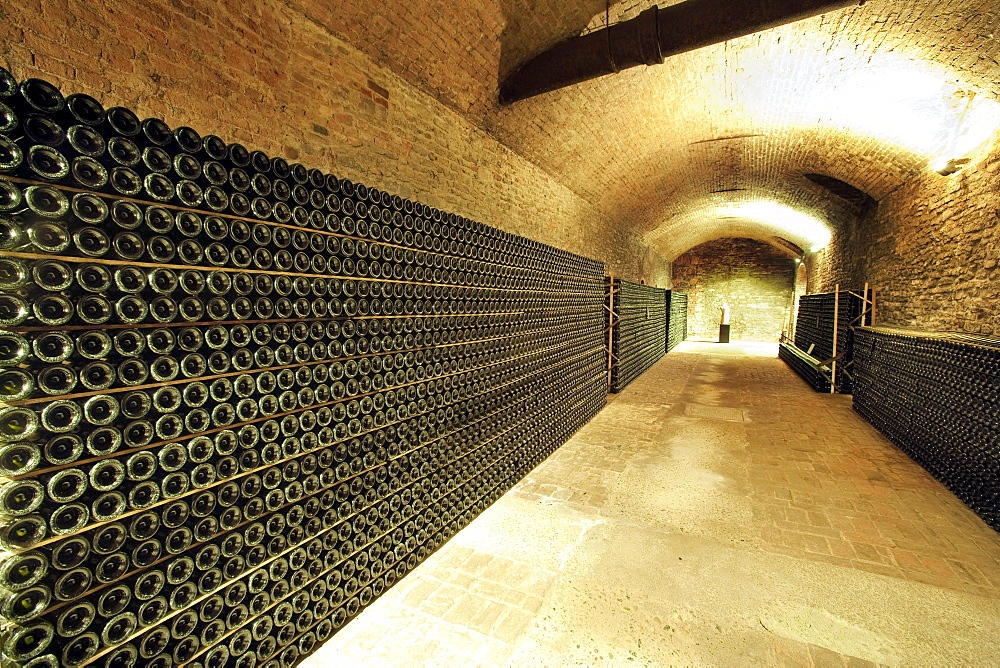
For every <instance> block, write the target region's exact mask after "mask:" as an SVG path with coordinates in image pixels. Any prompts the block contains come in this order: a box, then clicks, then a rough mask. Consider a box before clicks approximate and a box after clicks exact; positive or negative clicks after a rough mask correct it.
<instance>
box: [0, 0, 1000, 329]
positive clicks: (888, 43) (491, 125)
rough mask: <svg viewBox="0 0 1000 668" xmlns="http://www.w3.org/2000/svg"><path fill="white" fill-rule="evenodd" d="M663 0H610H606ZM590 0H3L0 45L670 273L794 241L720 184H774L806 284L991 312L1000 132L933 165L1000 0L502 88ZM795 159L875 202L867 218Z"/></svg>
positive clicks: (911, 313) (751, 195)
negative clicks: (508, 91) (819, 247)
mask: <svg viewBox="0 0 1000 668" xmlns="http://www.w3.org/2000/svg"><path fill="white" fill-rule="evenodd" d="M652 1H653V0H624V1H623V2H614V3H613V4H612V6H611V9H610V20H611V21H612V22H615V21H618V20H620V19H627V18H631V17H632V16H634V15H636V14H637V13H638V12H640V11H642V10H643V9H646V8H647V7H649V6H650V5H651V4H652ZM669 1H670V0H661V3H660V4H661V5H662V4H666V3H667V2H669ZM733 4H734V6H736V5H737V0H734V2H733ZM604 7H605V5H604V2H603V0H577V1H574V2H564V1H563V0H433V1H432V0H338V1H337V2H334V1H333V0H257V2H253V3H247V2H245V1H243V0H169V1H164V0H98V1H96V2H95V1H94V0H23V1H22V2H16V3H15V2H8V3H6V4H4V3H0V65H3V66H4V67H7V68H8V69H10V70H11V71H13V72H15V73H16V74H17V75H18V76H22V77H25V76H41V77H43V78H46V79H49V80H51V81H53V82H54V83H56V84H57V85H60V86H62V87H63V89H64V90H66V91H67V92H73V91H80V92H87V93H90V94H93V95H95V96H97V97H98V98H100V99H102V100H105V101H107V102H108V103H109V104H124V105H126V106H130V107H131V108H134V109H136V110H137V111H139V112H140V114H141V115H144V116H145V115H149V116H157V117H162V118H164V119H165V120H166V121H167V122H168V123H169V124H171V125H173V126H177V125H191V126H192V127H195V128H197V129H198V130H199V131H201V132H203V133H206V134H207V133H214V134H219V135H220V136H223V137H224V138H225V139H226V140H227V141H240V142H243V143H244V144H246V145H248V146H250V147H252V148H260V149H262V150H264V151H266V152H268V153H270V154H272V155H282V156H284V157H286V158H289V159H292V160H300V161H302V162H303V163H305V164H307V165H309V166H316V167H320V168H322V169H325V170H329V171H333V172H335V173H337V174H338V175H340V176H343V177H347V178H350V179H352V180H360V181H365V182H368V183H371V184H373V185H377V186H379V187H381V188H383V189H387V190H389V191H392V192H396V193H399V194H401V195H403V196H406V197H414V198H417V199H420V200H421V201H424V202H426V203H428V204H431V205H433V206H437V207H440V208H444V209H447V210H449V211H454V212H456V213H459V214H461V215H464V216H468V217H470V218H475V219H477V220H481V221H483V222H486V223H489V224H492V225H496V226H498V227H500V228H502V229H505V230H507V231H510V232H513V233H516V234H522V235H525V236H528V237H531V238H533V239H537V240H539V241H542V242H545V243H549V244H553V245H555V246H558V247H561V248H566V249H568V250H571V251H573V252H577V253H580V254H583V255H588V256H590V257H594V258H597V259H600V260H602V261H604V262H606V263H607V265H608V268H609V270H611V271H614V272H615V274H616V275H618V276H622V277H625V278H629V279H632V280H639V279H641V278H645V279H646V281H647V283H650V284H655V285H660V286H663V287H668V286H669V284H670V280H671V279H670V264H669V262H668V261H667V260H670V259H672V258H674V257H676V256H677V255H679V254H680V253H682V252H684V251H685V250H687V249H689V248H691V247H693V246H695V245H698V244H700V243H702V242H705V241H709V240H712V239H717V238H720V237H726V236H744V237H751V238H755V239H759V240H762V241H766V242H768V243H771V244H773V245H778V246H782V247H784V248H786V249H787V248H790V247H793V246H794V247H799V248H802V249H808V247H809V243H808V242H809V240H808V239H805V238H800V236H801V235H799V236H797V235H796V233H795V232H794V230H789V229H786V228H783V227H773V226H772V227H769V226H767V225H762V224H761V223H760V222H759V221H754V220H749V219H747V218H745V217H741V216H739V215H733V213H732V211H731V206H728V205H732V204H737V203H739V202H741V201H750V200H754V199H767V200H771V201H773V202H775V203H778V204H783V205H785V206H788V207H791V208H793V209H795V210H798V211H802V212H806V213H811V214H813V215H816V216H820V217H822V218H824V220H825V221H826V222H827V223H828V224H829V226H830V227H831V228H832V232H833V236H832V240H831V243H830V245H829V246H828V249H827V250H826V251H823V252H821V253H818V254H816V255H810V256H809V257H807V258H806V262H805V264H806V265H807V267H808V268H809V272H810V274H809V285H810V289H815V290H825V289H830V288H832V287H833V285H834V284H836V283H841V284H850V285H853V286H860V285H862V284H863V283H865V282H871V283H873V284H877V285H878V286H879V290H880V292H879V295H880V297H879V309H880V310H879V314H880V318H881V319H882V321H883V322H887V323H891V324H898V325H919V326H922V327H928V328H938V329H953V330H954V329H964V330H966V331H975V332H980V331H981V332H987V333H991V332H997V333H1000V310H997V309H996V307H995V305H996V303H997V302H998V301H1000V261H998V260H1000V258H998V249H1000V225H998V224H997V221H998V219H1000V218H998V215H1000V214H998V212H1000V141H997V137H996V135H995V134H994V139H993V145H992V147H990V146H989V145H988V144H987V146H986V147H985V148H983V149H981V150H979V151H977V152H976V153H974V154H973V155H972V156H971V157H972V158H973V160H972V162H971V164H969V165H967V166H966V167H965V168H964V169H963V170H962V171H960V172H959V173H957V174H955V175H953V176H950V177H947V178H946V177H941V176H938V175H937V174H934V173H933V172H932V171H931V170H930V169H929V168H928V164H929V162H930V159H931V158H932V157H935V153H941V152H942V151H941V150H940V149H939V147H937V146H935V144H936V143H938V139H940V138H938V137H936V134H937V133H939V132H940V131H941V130H942V128H944V129H947V128H949V127H955V126H957V125H958V124H956V122H955V121H956V114H955V110H954V108H952V107H948V104H950V103H954V102H955V101H956V100H954V99H950V98H948V97H947V94H948V93H949V92H950V93H954V92H955V91H967V92H968V91H977V92H978V96H977V97H976V98H975V99H976V100H977V101H978V100H982V99H989V98H993V99H994V100H995V99H996V98H997V95H998V92H1000V91H998V88H1000V64H998V60H1000V39H998V35H997V34H995V33H994V30H995V29H996V28H997V26H998V25H1000V0H908V1H907V2H900V1H899V0H868V1H867V2H866V4H865V5H863V6H861V7H850V8H847V9H844V10H841V11H838V12H834V13H831V14H829V15H826V16H823V17H816V18H813V19H809V20H806V21H802V22H799V23H796V24H793V25H790V26H785V27H782V28H778V29H775V30H771V31H766V32H763V33H759V34H756V35H751V36H748V37H744V38H741V39H737V40H732V41H730V42H726V43H724V44H719V45H716V46H712V47H708V48H704V49H700V50H698V51H695V52H691V53H687V54H682V55H679V56H675V57H672V58H670V59H668V61H667V63H665V64H663V65H660V66H656V67H651V68H645V67H643V68H636V69H631V70H627V71H625V72H623V73H621V74H619V75H617V76H612V77H605V78H602V79H599V80H595V81H590V82H586V83H583V84H580V85H577V86H573V87H570V88H566V89H562V90H559V91H555V92H553V93H550V94H546V95H543V96H539V97H536V98H531V99H528V100H524V101H522V102H519V103H516V104H514V105H512V106H510V107H504V108H501V107H499V106H498V104H497V91H498V88H499V82H500V81H502V79H503V77H504V76H505V75H506V74H508V73H509V72H510V71H511V68H513V67H515V66H516V65H517V64H518V63H521V62H523V61H524V60H525V59H527V58H529V57H531V56H533V55H535V54H538V53H540V52H542V51H544V50H546V49H547V48H549V47H550V46H552V45H553V44H555V43H557V42H559V41H561V40H563V39H565V38H567V37H569V36H572V35H574V34H578V33H580V32H581V31H585V30H592V29H595V28H599V27H600V26H602V25H603V24H604V21H605V17H604ZM928 87H930V88H935V87H936V88H935V91H936V92H935V91H931V93H928V92H927V90H926V89H928ZM935 95H938V99H937V100H936V101H935V100H934V99H932V98H934V96H935ZM949 100H950V102H949ZM952 106H954V105H952ZM946 107H947V108H946ZM914 110H916V112H920V113H924V115H926V116H927V117H928V118H930V119H931V121H932V122H931V124H930V126H929V127H924V128H920V127H916V128H914V127H912V124H911V123H907V122H906V120H907V115H908V114H909V115H913V113H914ZM920 113H918V114H917V115H920ZM937 157H941V156H940V155H939V156H937ZM946 157H957V156H946ZM810 172H811V173H818V174H822V175H827V176H830V177H835V178H837V179H840V180H842V181H845V182H847V183H849V184H851V185H853V186H856V187H857V188H860V189H862V190H863V191H865V192H867V193H869V194H870V195H871V196H873V197H874V198H875V199H878V200H880V203H879V206H878V209H877V211H876V212H875V213H874V214H872V215H869V216H868V217H866V218H865V219H863V220H858V219H857V218H856V217H855V216H854V215H852V214H851V213H850V207H847V206H844V202H843V201H841V200H840V199H838V198H837V197H835V196H834V195H832V194H831V193H830V192H828V191H827V190H825V189H823V188H821V187H819V186H817V185H816V184H814V183H813V182H811V181H809V180H807V179H806V178H804V176H803V174H804V173H810ZM720 204H725V205H727V207H726V209H725V210H724V211H722V212H720V211H718V209H716V208H714V207H717V206H718V205H720Z"/></svg>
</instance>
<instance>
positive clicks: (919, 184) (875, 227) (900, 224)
mask: <svg viewBox="0 0 1000 668" xmlns="http://www.w3.org/2000/svg"><path fill="white" fill-rule="evenodd" d="M998 260H1000V140H998V141H996V142H995V143H994V144H993V146H992V147H988V148H987V149H986V150H984V151H983V152H982V154H981V155H980V156H979V157H978V159H976V160H974V161H973V162H972V163H970V164H969V165H967V166H966V167H965V168H964V169H962V170H961V171H959V172H958V173H956V174H953V175H951V176H941V175H939V174H937V173H935V172H933V171H931V170H930V169H928V170H927V172H926V173H925V174H924V175H922V176H921V177H919V178H916V179H914V180H913V181H911V182H909V183H907V184H905V185H904V186H902V187H901V188H899V189H898V190H896V191H894V192H892V193H891V194H889V195H888V196H886V197H885V198H883V199H882V201H881V202H880V203H879V207H878V210H877V211H876V212H875V213H874V214H873V215H872V216H870V217H869V218H868V219H865V220H861V221H858V222H856V223H855V224H854V225H852V226H850V229H847V230H842V231H839V232H838V233H837V235H836V236H835V237H834V240H833V243H831V245H830V246H829V247H828V249H826V250H825V251H823V252H821V253H818V254H815V255H812V256H810V257H809V258H807V261H806V262H807V265H808V266H809V271H810V281H809V289H810V292H825V291H829V290H832V289H833V287H834V285H835V284H836V283H840V284H841V285H842V286H843V287H850V288H859V287H861V286H863V285H864V283H866V282H868V283H871V284H872V285H874V286H876V288H877V309H878V313H877V317H878V324H881V325H886V326H890V325H892V326H899V327H918V328H921V329H927V330H932V331H958V332H975V333H981V334H988V335H996V334H1000V309H998V308H997V304H998V303H1000V266H998Z"/></svg>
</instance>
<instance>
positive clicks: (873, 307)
mask: <svg viewBox="0 0 1000 668" xmlns="http://www.w3.org/2000/svg"><path fill="white" fill-rule="evenodd" d="M874 326H875V286H874V285H873V286H872V327H874Z"/></svg>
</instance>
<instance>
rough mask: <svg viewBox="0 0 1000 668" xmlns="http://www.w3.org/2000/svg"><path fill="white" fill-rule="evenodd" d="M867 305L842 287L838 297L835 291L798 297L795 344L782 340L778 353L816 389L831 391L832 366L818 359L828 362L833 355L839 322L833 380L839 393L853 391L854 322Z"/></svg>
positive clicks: (855, 322) (858, 318) (856, 321)
mask: <svg viewBox="0 0 1000 668" xmlns="http://www.w3.org/2000/svg"><path fill="white" fill-rule="evenodd" d="M864 308H865V304H864V301H863V300H862V299H860V298H859V297H858V296H857V295H855V294H853V293H852V292H851V291H848V290H842V291H841V292H840V294H839V297H838V294H837V293H834V292H828V293H821V294H813V295H803V296H801V297H799V310H798V316H797V317H796V319H795V338H794V344H792V343H787V342H783V343H782V344H781V345H780V347H779V351H778V356H779V357H780V358H781V359H783V360H785V362H787V363H788V365H789V366H790V367H792V369H794V370H795V372H796V373H798V374H799V375H800V376H801V377H802V378H803V380H805V381H806V382H807V383H809V385H811V386H812V388H813V389H814V390H816V391H817V392H828V391H829V390H830V378H829V376H830V372H831V369H832V365H830V364H826V365H823V367H820V366H819V365H818V364H817V362H825V361H827V360H829V359H831V358H832V357H833V356H834V352H833V338H834V322H835V321H836V336H837V355H838V362H837V372H836V378H835V379H834V381H835V384H836V386H837V391H838V392H841V393H843V394H850V393H851V387H852V378H851V376H852V374H851V371H850V369H851V363H852V361H853V359H854V354H853V344H854V325H855V324H857V323H858V322H859V320H860V317H861V314H862V313H863V312H864ZM835 314H836V317H835Z"/></svg>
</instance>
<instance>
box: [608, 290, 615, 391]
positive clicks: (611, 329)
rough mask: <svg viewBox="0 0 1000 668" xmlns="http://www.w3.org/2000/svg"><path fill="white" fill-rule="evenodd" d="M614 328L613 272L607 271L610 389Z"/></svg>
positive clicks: (609, 387)
mask: <svg viewBox="0 0 1000 668" xmlns="http://www.w3.org/2000/svg"><path fill="white" fill-rule="evenodd" d="M614 329H615V273H614V272H613V271H612V272H608V389H611V367H612V366H613V362H612V360H613V358H614V353H612V345H613V344H614Z"/></svg>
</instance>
